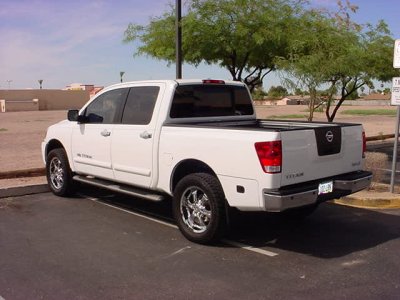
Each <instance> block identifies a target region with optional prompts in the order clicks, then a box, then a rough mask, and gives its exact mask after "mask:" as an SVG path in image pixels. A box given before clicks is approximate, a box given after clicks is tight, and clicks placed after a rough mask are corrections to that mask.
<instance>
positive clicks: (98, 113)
mask: <svg viewBox="0 0 400 300" xmlns="http://www.w3.org/2000/svg"><path fill="white" fill-rule="evenodd" d="M127 93H128V89H127V88H123V89H116V90H112V91H108V92H105V93H104V94H102V95H100V96H98V97H97V98H96V99H95V100H94V101H93V102H92V103H90V104H89V106H88V107H87V108H86V110H85V116H86V118H87V123H103V124H112V123H114V122H115V121H116V117H117V115H118V113H119V111H120V109H121V107H122V105H123V102H124V101H125V99H126V96H127Z"/></svg>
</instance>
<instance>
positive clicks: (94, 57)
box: [0, 0, 400, 89]
mask: <svg viewBox="0 0 400 300" xmlns="http://www.w3.org/2000/svg"><path fill="white" fill-rule="evenodd" d="M174 2H175V1H173V0H151V1H143V0H130V1H121V0H113V1H101V0H97V1H92V0H87V1H84V0H81V1H78V0H71V1H56V0H54V1H50V0H0V37H1V43H0V89H5V88H8V81H10V80H12V81H11V82H9V84H10V87H11V88H12V89H25V88H38V87H39V84H38V80H39V79H43V88H55V89H59V88H64V87H65V86H66V85H68V84H71V83H76V82H79V83H85V84H95V85H104V86H107V85H110V84H113V83H116V82H118V81H119V72H120V71H124V72H125V75H124V81H128V80H145V79H173V78H175V66H174V65H171V66H169V67H168V66H167V64H166V62H164V61H158V60H154V59H151V58H146V57H133V53H134V45H133V44H124V43H122V38H123V32H124V30H125V29H126V27H127V25H128V24H129V23H130V22H134V23H139V24H146V23H147V22H148V20H149V18H150V17H151V16H153V17H154V16H159V15H161V14H162V12H164V11H165V10H167V9H168V7H169V5H170V3H174ZM183 2H184V0H183ZM311 2H312V3H313V4H314V5H321V6H324V7H327V8H331V9H334V8H335V7H336V0H312V1H311ZM351 3H353V4H356V5H358V6H359V11H358V12H357V14H356V15H355V20H356V21H358V22H361V23H366V22H369V23H372V24H376V22H377V21H378V20H379V19H383V20H385V21H386V23H387V24H388V25H389V28H390V30H391V31H392V33H393V37H394V38H400V22H398V21H397V20H396V19H398V16H396V11H397V15H398V8H397V6H398V5H397V4H398V0H381V1H377V0H375V1H374V0H353V1H351ZM183 77H184V78H210V77H212V78H222V79H229V78H230V76H229V73H228V72H227V71H226V70H224V69H221V68H219V67H218V66H207V65H201V66H199V67H197V68H195V67H194V66H190V65H184V66H183ZM278 84H279V79H278V77H277V76H275V75H268V76H267V77H266V78H265V82H264V86H265V87H266V88H268V87H269V86H271V85H278Z"/></svg>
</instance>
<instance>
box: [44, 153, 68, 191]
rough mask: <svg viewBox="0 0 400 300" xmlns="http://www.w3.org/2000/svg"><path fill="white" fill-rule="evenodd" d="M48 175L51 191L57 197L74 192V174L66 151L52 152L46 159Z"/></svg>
mask: <svg viewBox="0 0 400 300" xmlns="http://www.w3.org/2000/svg"><path fill="white" fill-rule="evenodd" d="M46 175H47V182H48V184H49V187H50V190H51V191H52V192H53V193H54V194H55V195H57V196H68V195H70V194H72V192H73V191H74V188H73V182H72V172H71V169H70V167H69V163H68V157H67V154H66V153H65V151H64V149H61V148H58V149H54V150H51V151H50V152H49V154H48V155H47V159H46Z"/></svg>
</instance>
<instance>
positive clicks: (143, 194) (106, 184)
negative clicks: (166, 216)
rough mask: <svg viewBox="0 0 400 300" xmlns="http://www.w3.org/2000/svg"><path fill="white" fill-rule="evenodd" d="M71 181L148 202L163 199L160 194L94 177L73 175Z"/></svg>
mask: <svg viewBox="0 0 400 300" xmlns="http://www.w3.org/2000/svg"><path fill="white" fill-rule="evenodd" d="M72 179H73V180H76V181H79V182H83V183H86V184H90V185H93V186H97V187H100V188H104V189H107V190H111V191H113V192H118V193H123V194H128V195H130V196H134V197H138V198H142V199H146V200H150V201H156V202H158V201H162V200H164V197H163V196H162V195H160V194H155V193H152V192H150V191H148V190H145V189H140V188H135V187H132V186H129V185H124V184H119V183H115V182H112V181H108V180H104V179H99V178H94V177H87V176H81V175H75V176H74V177H72Z"/></svg>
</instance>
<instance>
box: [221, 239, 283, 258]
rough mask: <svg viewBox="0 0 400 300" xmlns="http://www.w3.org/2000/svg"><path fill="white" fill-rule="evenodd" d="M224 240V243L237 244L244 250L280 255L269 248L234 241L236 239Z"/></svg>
mask: <svg viewBox="0 0 400 300" xmlns="http://www.w3.org/2000/svg"><path fill="white" fill-rule="evenodd" d="M222 241H223V242H224V243H226V244H228V245H231V246H235V247H238V248H242V249H244V250H247V251H252V252H255V253H258V254H262V255H266V256H270V257H274V256H277V255H278V253H275V252H271V251H267V250H263V249H260V248H255V247H253V246H249V245H246V244H242V243H239V242H234V241H230V240H222Z"/></svg>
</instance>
